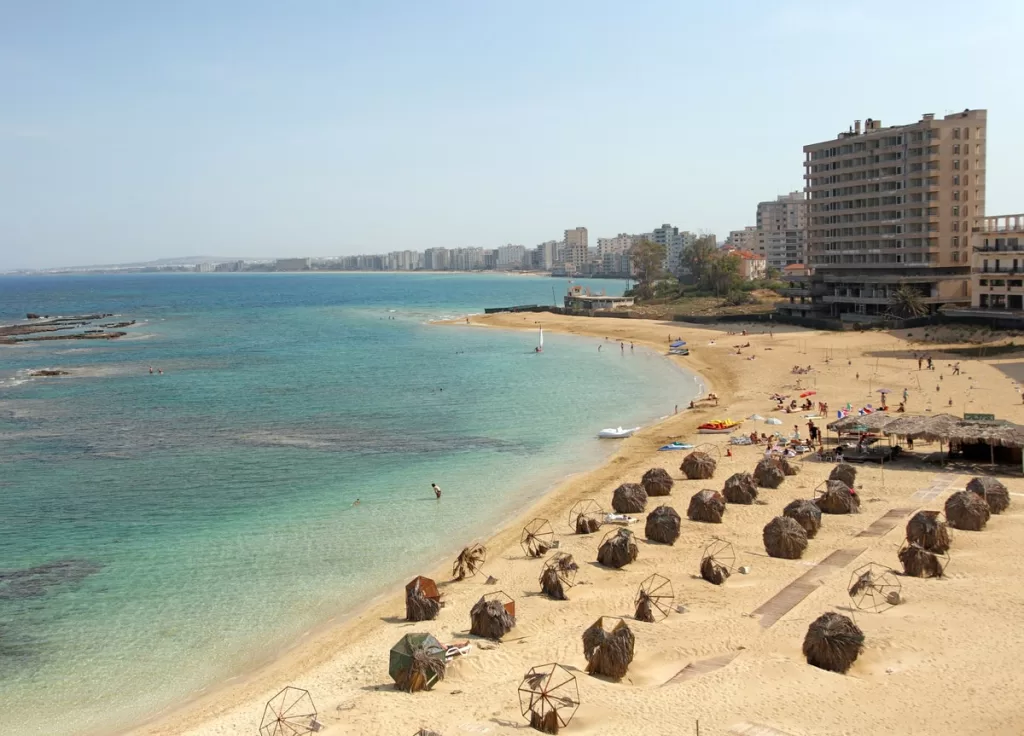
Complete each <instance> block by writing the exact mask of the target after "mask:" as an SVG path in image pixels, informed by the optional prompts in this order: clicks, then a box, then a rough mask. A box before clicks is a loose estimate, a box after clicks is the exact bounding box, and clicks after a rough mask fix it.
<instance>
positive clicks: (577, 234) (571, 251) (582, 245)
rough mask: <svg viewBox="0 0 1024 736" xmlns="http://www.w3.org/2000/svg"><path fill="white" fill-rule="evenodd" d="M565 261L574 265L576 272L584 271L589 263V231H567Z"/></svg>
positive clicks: (577, 229) (579, 229)
mask: <svg viewBox="0 0 1024 736" xmlns="http://www.w3.org/2000/svg"><path fill="white" fill-rule="evenodd" d="M565 261H566V263H569V264H572V267H573V268H574V269H575V270H576V272H577V273H578V272H580V271H582V270H583V266H584V264H586V262H587V229H586V228H585V227H575V228H573V229H572V230H566V231H565Z"/></svg>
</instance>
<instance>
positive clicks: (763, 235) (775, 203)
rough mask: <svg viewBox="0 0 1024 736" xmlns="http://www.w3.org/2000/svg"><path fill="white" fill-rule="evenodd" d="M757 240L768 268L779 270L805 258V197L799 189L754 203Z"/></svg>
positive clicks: (756, 246)
mask: <svg viewBox="0 0 1024 736" xmlns="http://www.w3.org/2000/svg"><path fill="white" fill-rule="evenodd" d="M756 229H757V243H756V244H755V247H753V248H750V250H752V251H754V252H756V253H760V254H761V255H763V256H764V258H765V260H766V261H767V262H768V267H769V268H776V269H778V270H779V271H781V270H782V269H784V268H785V267H786V266H790V265H792V264H794V263H803V262H804V261H805V260H806V259H807V200H806V199H805V198H804V194H803V192H790V193H789V194H783V195H781V196H779V197H776V198H775V199H774V200H772V201H769V202H759V203H758V205H757V226H756Z"/></svg>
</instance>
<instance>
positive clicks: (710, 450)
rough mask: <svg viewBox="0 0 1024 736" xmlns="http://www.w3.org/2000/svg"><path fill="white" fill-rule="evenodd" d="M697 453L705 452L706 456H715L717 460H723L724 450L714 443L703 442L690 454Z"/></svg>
mask: <svg viewBox="0 0 1024 736" xmlns="http://www.w3.org/2000/svg"><path fill="white" fill-rule="evenodd" d="M695 452H703V453H704V454H705V455H712V454H713V455H714V456H715V460H721V459H722V448H721V447H719V446H718V445H716V444H715V443H714V442H702V443H700V444H699V445H696V446H695V447H694V448H693V449H692V450H690V454H691V455H692V454H693V453H695Z"/></svg>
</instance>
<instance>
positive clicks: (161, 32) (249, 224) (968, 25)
mask: <svg viewBox="0 0 1024 736" xmlns="http://www.w3.org/2000/svg"><path fill="white" fill-rule="evenodd" d="M695 8H696V6H694V5H692V4H688V3H678V2H669V0H648V1H647V2H640V3H632V4H628V5H621V6H606V7H605V6H595V5H593V4H592V3H585V2H573V1H567V2H565V3H557V4H550V3H539V2H529V1H527V2H523V3H517V4H515V5H514V6H502V5H491V4H467V3H456V2H445V1H444V0H439V2H437V3H431V4H429V5H415V4H408V3H395V2H382V3H375V4H372V5H366V6H349V5H347V4H339V3H328V2H316V1H314V2H312V3H308V4H303V5H302V7H301V8H292V7H285V6H280V7H277V8H273V7H269V6H260V5H253V4H251V3H243V2H241V1H240V0H225V1H224V2H220V3H216V4H212V5H211V4H208V3H199V2H196V1H195V0H184V1H183V2H180V3H174V4H167V5H153V4H148V3H147V4H139V3H130V2H127V0H112V1H111V2H108V3H103V4H100V5H78V4H71V3H46V4H31V3H29V4H18V5H11V6H10V7H8V8H6V9H5V10H6V12H5V13H4V19H5V22H4V25H3V27H2V28H0V94H2V95H3V98H4V99H5V101H6V102H7V104H6V105H5V109H4V111H3V112H2V113H0V201H2V202H3V206H0V271H2V270H10V269H17V268H48V267H57V266H75V265H87V264H102V263H123V262H131V261H135V262H137V261H148V260H152V259H158V258H167V257H174V256H180V255H182V254H189V253H225V254H232V253H244V254H246V255H247V256H249V257H252V258H287V257H305V256H324V257H329V256H338V255H354V254H358V253H387V252H390V251H401V250H406V249H417V250H425V249H427V248H431V247H447V248H459V247H483V248H496V247H498V246H500V245H504V244H508V243H513V244H524V245H525V246H527V247H529V248H532V247H534V246H536V245H537V244H540V243H544V242H547V241H550V240H560V239H562V237H563V235H562V234H563V232H564V230H565V229H566V228H573V227H575V226H576V225H583V226H585V227H586V228H587V230H588V232H589V239H590V242H591V243H596V242H597V240H598V239H599V238H614V237H615V236H616V235H617V234H618V233H621V232H627V233H632V232H644V231H647V229H648V228H651V227H652V226H655V224H656V223H663V222H671V223H673V224H675V225H677V226H678V227H680V228H686V229H687V230H689V231H691V232H701V231H707V232H714V233H717V234H718V236H719V237H720V238H724V237H725V235H726V234H728V233H730V232H731V231H738V230H742V229H743V228H744V227H745V226H748V225H751V224H753V219H752V218H753V215H754V213H755V211H756V207H757V204H758V203H759V202H763V201H766V200H770V199H772V198H774V197H776V196H777V195H778V194H781V193H785V192H790V191H798V190H803V175H804V171H803V151H802V147H803V146H804V145H806V144H807V143H808V142H810V141H825V140H829V139H831V138H833V137H834V136H835V135H836V134H837V133H839V132H840V131H843V130H845V129H846V127H847V126H848V125H849V123H850V121H852V120H855V119H866V118H868V117H874V118H881V119H882V120H883V121H906V120H916V119H918V118H920V116H921V115H922V114H924V113H934V114H936V115H939V116H941V115H943V114H947V113H951V112H955V111H958V110H961V109H963V108H964V107H965V106H970V107H972V108H986V109H988V111H989V140H990V141H991V143H992V151H993V155H992V156H991V157H990V159H989V162H988V173H987V176H988V192H989V198H988V201H987V211H989V212H1018V211H1021V210H1022V209H1024V185H1022V184H1021V183H1020V179H1019V176H1018V175H1017V173H1018V172H1019V171H1020V170H1021V169H1022V168H1024V138H1022V137H1020V136H1017V135H1016V129H1017V128H1018V127H1019V125H1020V121H1021V120H1022V119H1024V99H1022V98H1021V97H1020V95H1014V94H1012V93H1009V94H1008V93H1007V90H1012V89H1014V88H1015V83H1016V78H1015V75H1014V73H1013V71H1012V70H1013V69H1015V68H1017V67H1018V66H1019V63H1018V59H1017V53H1016V31H1015V29H1016V28H1017V27H1018V26H1019V25H1020V22H1021V21H1022V20H1024V6H1021V5H1020V4H1019V3H1013V2H1009V0H998V1H996V0H988V1H985V0H982V1H981V2H977V3H972V4H971V5H970V6H969V7H968V6H964V5H963V4H962V3H953V2H950V1H949V0H937V2H936V3H933V4H932V5H930V6H929V12H927V13H924V14H922V13H920V12H919V10H918V9H916V8H915V7H913V6H911V5H906V6H899V5H895V6H892V7H887V8H886V9H885V18H884V22H882V23H880V22H878V21H879V18H878V17H876V13H877V11H876V9H873V8H872V7H870V6H863V5H861V6H857V5H851V4H848V3H846V4H838V3H836V4H829V5H826V4H822V3H818V2H810V0H788V1H784V2H780V3H773V4H766V3H757V2H752V1H748V0H740V1H737V2H733V3H728V4H719V5H715V4H712V5H709V6H699V11H698V10H696V9H695ZM656 29H673V37H674V38H677V39H678V42H676V43H668V44H664V43H652V44H648V45H645V46H643V47H642V49H641V48H636V47H635V46H633V45H628V46H623V41H624V40H625V39H630V40H635V39H637V38H651V37H652V33H653V32H654V31H655V30H656ZM817 34H825V35H826V36H827V38H828V48H827V51H825V52H824V55H823V56H822V57H821V59H822V60H821V62H820V63H818V62H816V61H815V59H816V58H817V57H816V56H815V54H816V53H817V51H818V49H819V47H820V44H821V41H820V40H819V38H820V37H819V35H817ZM936 49H949V50H950V51H953V50H955V53H952V52H951V53H937V52H936ZM899 79H914V84H913V85H908V84H900V83H898V80H899ZM814 90H829V91H831V90H842V94H841V95H838V96H833V95H819V94H815V93H813V91H814ZM613 108H614V109H618V110H622V111H628V112H623V114H618V115H616V114H609V110H611V109H613Z"/></svg>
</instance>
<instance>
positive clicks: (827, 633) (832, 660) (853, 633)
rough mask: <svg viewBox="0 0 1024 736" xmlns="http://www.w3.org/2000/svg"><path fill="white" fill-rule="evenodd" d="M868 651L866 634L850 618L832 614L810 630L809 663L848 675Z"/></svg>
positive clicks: (807, 638)
mask: <svg viewBox="0 0 1024 736" xmlns="http://www.w3.org/2000/svg"><path fill="white" fill-rule="evenodd" d="M862 651H864V632H863V631H861V630H860V629H859V628H858V627H857V624H855V623H854V622H853V619H851V618H850V617H848V616H843V615H842V614H839V613H835V612H833V611H829V612H828V613H823V614H821V615H820V616H818V618H816V619H814V621H812V622H811V625H810V626H809V627H807V635H806V636H805V637H804V657H806V658H807V664H809V665H813V666H814V667H820V668H821V669H823V670H828V671H829V672H839V673H841V674H846V672H847V670H849V669H850V667H852V666H853V663H854V662H856V661H857V657H858V656H860V653H861V652H862Z"/></svg>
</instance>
